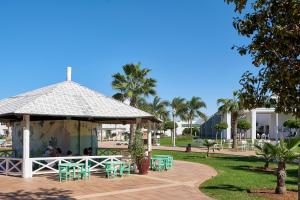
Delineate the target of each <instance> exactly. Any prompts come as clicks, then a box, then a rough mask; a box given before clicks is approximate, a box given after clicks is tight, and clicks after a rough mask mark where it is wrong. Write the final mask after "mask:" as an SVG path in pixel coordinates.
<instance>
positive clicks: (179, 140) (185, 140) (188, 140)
mask: <svg viewBox="0 0 300 200" xmlns="http://www.w3.org/2000/svg"><path fill="white" fill-rule="evenodd" d="M192 142H193V137H191V136H178V137H176V146H177V147H186V146H187V145H188V144H192ZM160 145H161V146H168V147H170V146H173V143H172V139H171V137H162V138H161V139H160Z"/></svg>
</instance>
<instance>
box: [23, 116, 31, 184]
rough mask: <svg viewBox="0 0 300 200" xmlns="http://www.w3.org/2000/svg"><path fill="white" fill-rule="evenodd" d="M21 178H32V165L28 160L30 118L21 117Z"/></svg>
mask: <svg viewBox="0 0 300 200" xmlns="http://www.w3.org/2000/svg"><path fill="white" fill-rule="evenodd" d="M23 126H24V127H23V165H22V175H23V178H31V177H32V163H31V160H30V116H29V115H24V116H23Z"/></svg>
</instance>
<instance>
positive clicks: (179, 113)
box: [169, 97, 186, 147]
mask: <svg viewBox="0 0 300 200" xmlns="http://www.w3.org/2000/svg"><path fill="white" fill-rule="evenodd" d="M169 105H170V106H171V108H172V117H173V124H174V126H173V127H174V129H173V134H172V142H173V146H174V147H175V146H176V121H175V120H176V117H180V118H181V119H182V120H183V118H184V113H185V110H186V104H185V99H184V98H181V97H175V98H174V99H173V100H172V101H171V102H170V104H169Z"/></svg>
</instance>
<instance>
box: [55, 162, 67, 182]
mask: <svg viewBox="0 0 300 200" xmlns="http://www.w3.org/2000/svg"><path fill="white" fill-rule="evenodd" d="M58 170H59V181H60V182H62V181H63V180H65V181H67V180H69V179H70V169H69V167H67V166H61V165H58Z"/></svg>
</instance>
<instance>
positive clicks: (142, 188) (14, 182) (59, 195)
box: [0, 161, 217, 200]
mask: <svg viewBox="0 0 300 200" xmlns="http://www.w3.org/2000/svg"><path fill="white" fill-rule="evenodd" d="M216 175H217V172H216V171H215V170H214V169H213V168H211V167H209V166H207V165H203V164H197V163H191V162H183V161H175V165H174V167H173V169H171V170H169V171H164V172H150V173H149V174H147V175H145V176H140V175H131V176H126V177H123V178H115V179H106V178H104V177H103V176H99V175H92V176H91V179H90V180H85V181H84V180H80V181H67V182H62V183H60V182H59V181H58V179H57V175H48V176H35V177H33V178H30V179H23V178H20V177H11V176H4V175H1V176H0V180H1V181H0V188H1V191H0V199H1V200H2V199H3V200H11V199H14V200H21V199H22V200H23V199H24V200H27V199H91V200H96V199H101V200H140V199H143V200H150V199H151V200H153V199H164V200H176V199H183V200H194V199H195V200H196V199H197V200H199V199H204V200H206V199H211V198H210V197H207V196H205V195H204V194H203V193H201V191H199V189H198V188H199V185H200V184H201V183H202V182H204V181H205V180H207V179H209V178H211V177H213V176H216Z"/></svg>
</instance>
